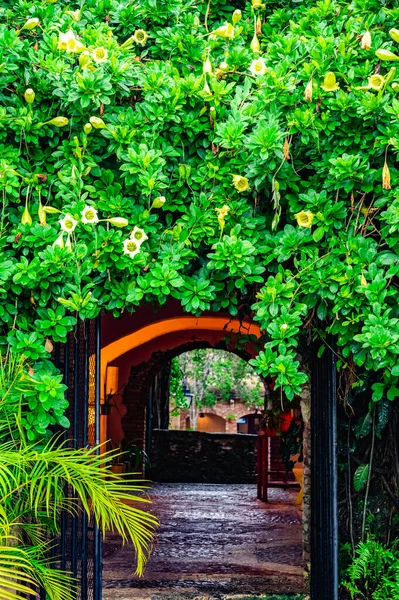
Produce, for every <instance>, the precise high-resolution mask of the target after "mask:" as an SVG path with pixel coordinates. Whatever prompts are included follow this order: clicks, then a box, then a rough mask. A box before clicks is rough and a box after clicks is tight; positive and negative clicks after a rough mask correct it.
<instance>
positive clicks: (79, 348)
mask: <svg viewBox="0 0 399 600" xmlns="http://www.w3.org/2000/svg"><path fill="white" fill-rule="evenodd" d="M55 362H56V364H57V366H58V368H59V369H60V370H61V371H62V373H63V374H64V383H65V384H66V385H67V386H68V390H67V396H68V401H69V410H68V418H69V420H70V423H71V426H70V429H69V430H68V431H66V432H65V434H64V438H65V440H66V443H67V444H68V445H69V446H70V447H72V448H86V447H90V446H97V445H98V444H99V443H100V317H98V318H97V319H96V320H87V321H84V322H83V321H79V322H78V324H77V326H76V328H75V330H74V331H73V332H72V333H71V334H69V336H68V341H67V343H66V344H64V345H60V346H59V347H57V348H56V351H55ZM67 493H68V494H70V493H71V490H70V489H68V490H67ZM80 508H81V507H80ZM56 551H57V554H58V556H59V557H60V558H59V564H60V568H61V569H63V570H66V571H69V572H70V573H71V574H72V576H73V577H74V578H75V579H76V581H77V583H78V593H77V596H76V600H101V588H102V538H101V532H100V531H99V529H98V528H97V527H96V525H95V524H94V523H93V522H92V521H89V519H88V517H87V514H86V513H85V512H83V511H79V512H78V513H77V514H76V515H71V514H67V513H64V514H63V515H62V518H61V533H60V538H59V541H58V545H57V549H56Z"/></svg>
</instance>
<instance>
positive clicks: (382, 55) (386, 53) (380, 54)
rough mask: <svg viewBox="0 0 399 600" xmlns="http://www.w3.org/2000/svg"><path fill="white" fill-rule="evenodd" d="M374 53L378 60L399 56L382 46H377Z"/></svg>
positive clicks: (395, 58)
mask: <svg viewBox="0 0 399 600" xmlns="http://www.w3.org/2000/svg"><path fill="white" fill-rule="evenodd" d="M375 54H376V56H377V58H379V59H380V60H399V56H397V55H396V54H394V53H393V52H391V51H390V50H384V49H383V48H379V49H378V50H377V52H376V53H375Z"/></svg>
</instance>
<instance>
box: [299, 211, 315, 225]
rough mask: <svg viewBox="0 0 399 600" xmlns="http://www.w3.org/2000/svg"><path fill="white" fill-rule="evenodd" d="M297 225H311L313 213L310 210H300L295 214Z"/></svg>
mask: <svg viewBox="0 0 399 600" xmlns="http://www.w3.org/2000/svg"><path fill="white" fill-rule="evenodd" d="M295 218H296V220H297V223H298V225H299V227H307V228H308V229H309V228H310V227H312V223H313V219H314V214H313V213H312V212H310V210H301V212H299V213H297V214H296V215H295Z"/></svg>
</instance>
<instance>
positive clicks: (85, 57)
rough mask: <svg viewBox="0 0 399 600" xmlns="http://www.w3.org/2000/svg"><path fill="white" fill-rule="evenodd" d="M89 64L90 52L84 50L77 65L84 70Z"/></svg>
mask: <svg viewBox="0 0 399 600" xmlns="http://www.w3.org/2000/svg"><path fill="white" fill-rule="evenodd" d="M89 62H90V52H88V51H87V50H84V52H82V54H81V55H80V56H79V65H80V66H81V67H82V69H84V68H85V67H86V66H87V65H88V64H89Z"/></svg>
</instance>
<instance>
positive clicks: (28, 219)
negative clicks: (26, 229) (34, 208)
mask: <svg viewBox="0 0 399 600" xmlns="http://www.w3.org/2000/svg"><path fill="white" fill-rule="evenodd" d="M21 223H22V225H27V224H28V225H32V217H31V216H30V212H29V208H28V206H27V205H26V206H25V209H24V212H23V213H22V217H21Z"/></svg>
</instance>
